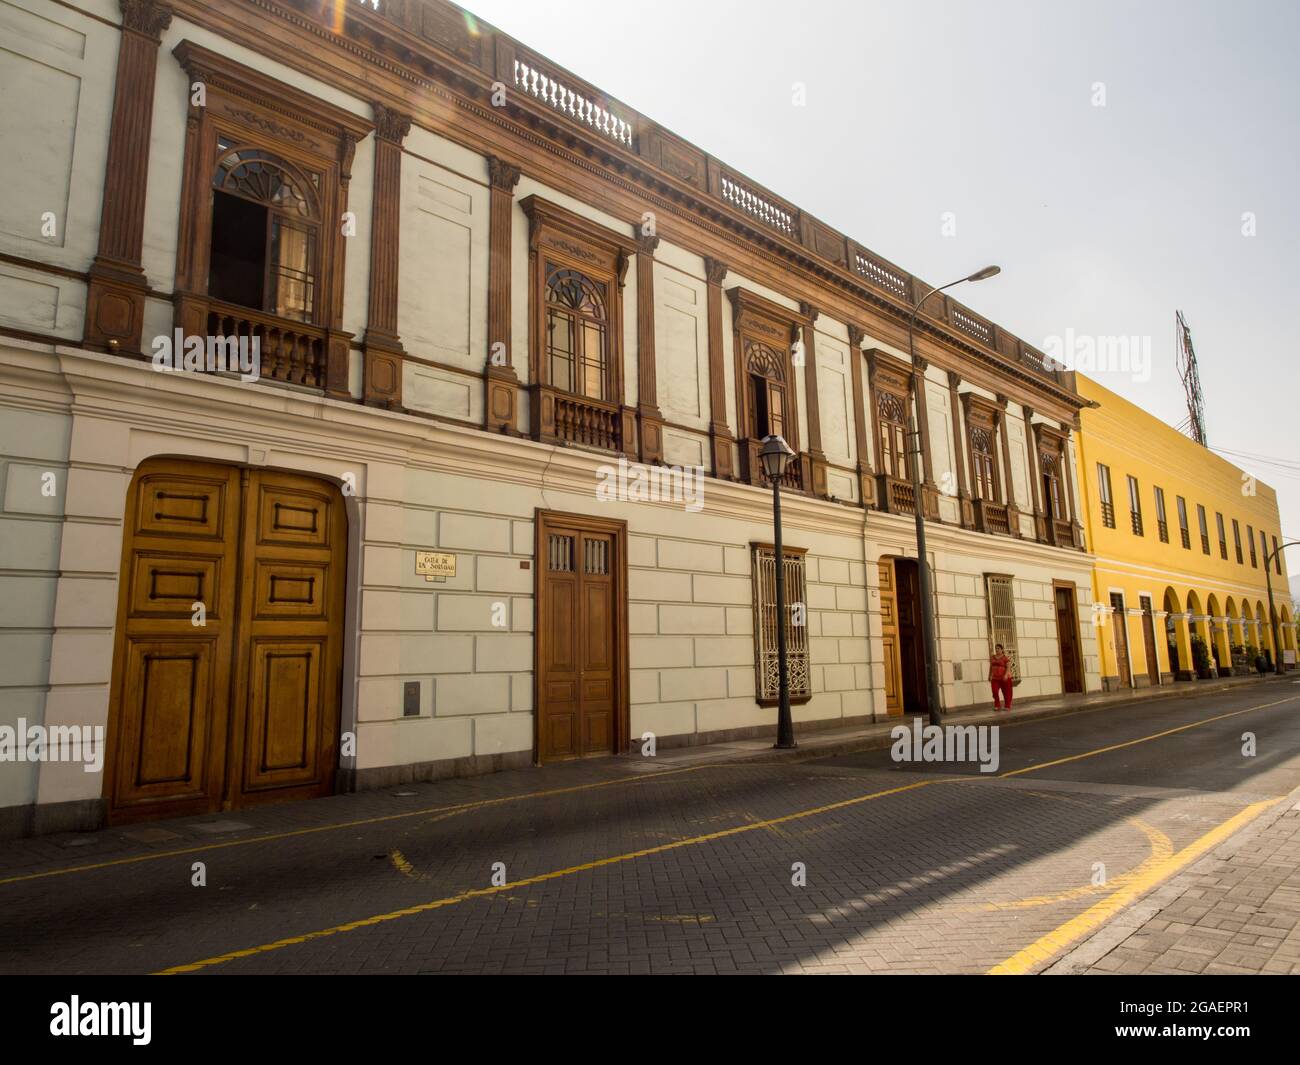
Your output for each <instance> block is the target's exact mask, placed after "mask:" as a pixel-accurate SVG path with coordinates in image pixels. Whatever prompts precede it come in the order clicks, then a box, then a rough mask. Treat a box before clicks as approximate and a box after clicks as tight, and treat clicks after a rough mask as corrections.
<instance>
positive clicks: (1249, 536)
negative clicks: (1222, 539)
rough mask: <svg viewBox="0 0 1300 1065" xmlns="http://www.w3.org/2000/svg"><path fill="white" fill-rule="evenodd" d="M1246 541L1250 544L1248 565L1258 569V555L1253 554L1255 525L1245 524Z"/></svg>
mask: <svg viewBox="0 0 1300 1065" xmlns="http://www.w3.org/2000/svg"><path fill="white" fill-rule="evenodd" d="M1246 542H1247V543H1248V544H1250V565H1251V567H1252V568H1253V569H1259V556H1257V555H1256V554H1255V527H1254V526H1253V525H1247V526H1246Z"/></svg>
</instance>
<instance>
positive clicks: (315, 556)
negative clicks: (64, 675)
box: [104, 460, 347, 822]
mask: <svg viewBox="0 0 1300 1065" xmlns="http://www.w3.org/2000/svg"><path fill="white" fill-rule="evenodd" d="M123 540H124V543H123V550H122V577H121V582H120V589H119V603H118V629H117V644H116V652H115V661H114V670H113V694H112V702H111V706H110V711H109V729H110V740H109V754H108V764H107V766H106V774H105V777H106V779H105V784H104V790H105V798H106V799H107V800H108V815H109V819H110V821H114V822H121V821H131V820H140V819H144V818H149V817H173V816H180V815H185V814H194V813H204V812H211V811H215V810H220V809H233V808H237V807H240V806H244V805H249V804H251V803H255V802H261V801H267V800H273V799H290V798H306V797H311V796H315V795H324V794H329V793H331V792H332V791H333V787H334V770H335V767H336V765H337V761H338V756H337V743H338V734H339V694H340V680H341V662H342V646H343V639H342V635H343V609H344V576H345V569H346V564H347V563H346V557H347V517H346V515H345V513H344V509H343V498H342V496H341V494H340V493H339V492H338V490H337V489H335V488H334V487H333V486H331V485H329V484H326V483H325V482H323V481H317V480H314V479H311V478H306V477H299V476H295V475H293V474H286V473H278V472H271V471H262V470H248V469H241V468H238V467H234V466H222V465H215V464H207V463H198V462H188V461H179V460H151V461H149V462H147V463H145V464H144V465H142V466H141V468H140V470H139V472H138V473H137V474H136V476H135V479H134V480H133V481H132V484H131V488H130V490H129V492H128V495H127V507H126V515H125V524H124V530H123Z"/></svg>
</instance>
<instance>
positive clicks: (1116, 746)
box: [998, 695, 1300, 778]
mask: <svg viewBox="0 0 1300 1065" xmlns="http://www.w3.org/2000/svg"><path fill="white" fill-rule="evenodd" d="M1296 699H1300V696H1297V695H1292V696H1289V697H1287V698H1286V699H1277V700H1275V701H1273V702H1271V703H1259V704H1258V705H1257V706H1248V707H1246V708H1245V709H1244V710H1232V711H1230V712H1228V713H1226V714H1216V715H1215V716H1214V717H1206V718H1202V719H1201V720H1199V721H1192V722H1190V723H1189V724H1186V725H1179V726H1178V727H1177V728H1170V729H1165V730H1164V731H1163V732H1153V733H1152V734H1151V735H1150V736H1142V737H1139V738H1138V739H1136V740H1125V741H1124V742H1123V743H1112V744H1111V745H1110V746H1109V747H1098V748H1097V749H1096V750H1095V751H1085V752H1084V753H1083V754H1071V755H1068V756H1067V757H1065V758H1057V759H1054V760H1053V761H1050V762H1040V763H1039V764H1038V765H1031V766H1026V767H1025V768H1024V769H1012V770H1010V771H1008V772H1006V773H999V774H998V777H999V778H1003V777H1017V776H1019V775H1020V774H1021V773H1032V772H1033V771H1034V770H1035V769H1048V768H1050V767H1051V766H1054V765H1064V764H1065V763H1066V762H1077V761H1078V760H1079V759H1080V758H1091V757H1092V756H1093V755H1097V754H1106V753H1107V752H1109V751H1119V750H1123V749H1124V748H1125V747H1132V746H1134V745H1136V744H1139V743H1147V742H1148V741H1150V740H1158V739H1161V738H1163V737H1165V736H1172V735H1173V734H1174V733H1175V732H1184V731H1186V730H1187V729H1189V728H1199V727H1200V726H1201V725H1209V724H1212V723H1213V722H1215V721H1223V720H1225V719H1227V718H1230V717H1238V716H1239V715H1241V714H1249V713H1251V712H1252V711H1254V710H1266V709H1267V708H1268V707H1270V706H1280V705H1282V703H1290V702H1294V701H1295V700H1296Z"/></svg>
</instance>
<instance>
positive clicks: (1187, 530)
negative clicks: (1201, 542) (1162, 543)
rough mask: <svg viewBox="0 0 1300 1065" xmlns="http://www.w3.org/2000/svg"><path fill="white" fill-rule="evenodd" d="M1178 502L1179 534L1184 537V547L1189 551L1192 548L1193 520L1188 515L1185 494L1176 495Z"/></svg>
mask: <svg viewBox="0 0 1300 1065" xmlns="http://www.w3.org/2000/svg"><path fill="white" fill-rule="evenodd" d="M1174 499H1175V500H1176V501H1177V503H1178V534H1179V536H1180V537H1181V538H1182V542H1183V548H1184V549H1185V550H1187V551H1190V550H1191V549H1192V531H1191V520H1190V519H1189V518H1188V516H1187V499H1186V497H1184V496H1175V497H1174Z"/></svg>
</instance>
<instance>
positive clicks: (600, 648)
mask: <svg viewBox="0 0 1300 1065" xmlns="http://www.w3.org/2000/svg"><path fill="white" fill-rule="evenodd" d="M624 529H625V527H624V526H623V525H622V524H621V523H613V522H601V521H597V520H596V519H590V518H584V517H578V516H573V515H558V514H549V513H541V514H539V516H538V521H537V537H538V542H537V600H538V610H537V618H538V623H537V760H538V761H539V762H553V761H559V760H562V759H566V758H582V757H587V756H591V755H602V754H605V755H607V754H613V753H614V752H615V751H617V750H619V749H621V747H622V745H623V744H624V743H625V742H626V739H627V724H626V710H627V687H626V677H627V670H626V662H627V656H626V652H625V649H624V647H625V645H624V639H623V637H624V633H625V632H626V622H625V620H624V619H625V618H626V614H627V582H626V562H625V547H624V545H625V543H626V537H625V532H624Z"/></svg>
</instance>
